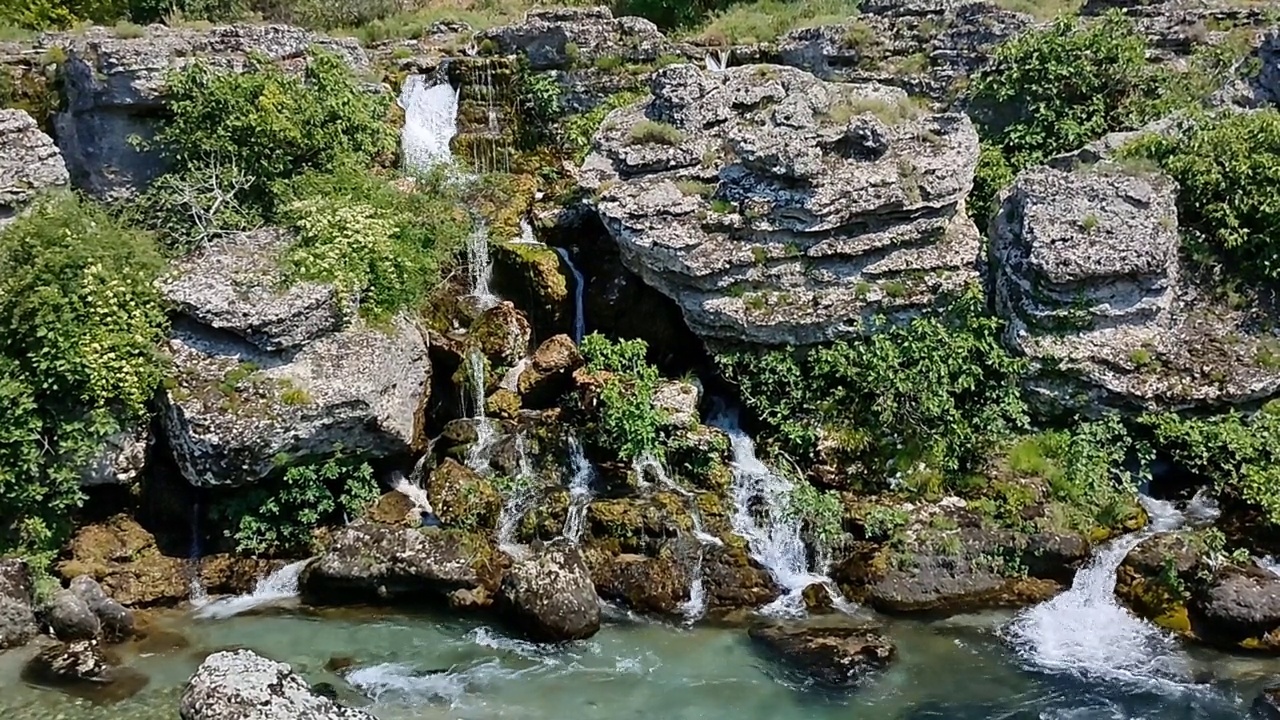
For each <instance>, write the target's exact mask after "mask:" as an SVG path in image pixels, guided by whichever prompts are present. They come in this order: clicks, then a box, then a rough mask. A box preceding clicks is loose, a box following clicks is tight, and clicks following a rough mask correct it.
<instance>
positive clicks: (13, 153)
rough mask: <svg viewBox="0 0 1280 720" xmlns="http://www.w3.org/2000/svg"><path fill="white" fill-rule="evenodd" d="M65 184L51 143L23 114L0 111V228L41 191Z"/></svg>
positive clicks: (64, 173) (59, 158) (58, 155)
mask: <svg viewBox="0 0 1280 720" xmlns="http://www.w3.org/2000/svg"><path fill="white" fill-rule="evenodd" d="M66 184H67V166H66V165H65V164H64V163H63V161H62V155H61V153H59V152H58V148H57V147H56V146H55V145H54V144H53V140H52V139H51V138H50V137H49V136H48V135H45V134H44V133H43V132H41V131H40V127H39V126H38V125H36V121H35V120H34V119H32V117H31V116H30V115H28V114H27V113H25V112H23V111H22V110H0V228H3V227H4V226H5V225H6V224H8V223H9V221H10V220H12V219H13V217H14V216H15V215H17V214H18V212H19V211H20V210H22V208H24V207H26V205H27V204H28V203H30V202H31V200H32V199H34V198H35V196H36V195H37V194H38V193H40V192H41V191H42V190H46V189H48V188H55V187H63V186H65V185H66Z"/></svg>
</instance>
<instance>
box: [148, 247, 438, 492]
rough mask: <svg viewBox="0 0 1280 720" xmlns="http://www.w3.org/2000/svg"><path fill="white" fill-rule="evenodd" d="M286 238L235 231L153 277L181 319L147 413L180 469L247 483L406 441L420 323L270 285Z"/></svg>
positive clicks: (418, 372) (330, 295)
mask: <svg viewBox="0 0 1280 720" xmlns="http://www.w3.org/2000/svg"><path fill="white" fill-rule="evenodd" d="M288 241H289V240H288V236H287V235H285V234H284V233H281V232H279V231H275V230H263V231H258V232H253V233H242V234H238V235H235V236H232V237H229V238H226V239H224V240H221V241H219V242H217V243H214V244H212V245H210V246H208V247H206V248H204V249H202V250H200V251H198V252H197V253H195V254H194V255H192V256H190V257H188V258H186V259H185V260H183V261H181V262H180V263H178V265H177V266H176V268H175V271H174V273H173V275H172V277H171V278H170V279H168V280H167V281H166V282H165V284H164V286H163V289H164V292H165V295H166V296H167V297H168V298H169V299H170V300H171V301H172V302H174V304H175V305H177V306H178V308H179V310H180V311H181V312H182V317H181V318H180V319H179V321H178V322H176V323H175V325H174V329H173V332H172V334H171V336H170V340H169V350H170V352H171V354H172V356H173V359H174V376H173V378H172V380H171V381H170V382H169V383H168V385H167V387H166V392H165V394H164V398H163V401H162V409H163V412H162V414H161V424H162V426H163V428H164V430H165V433H166V436H167V437H168V440H169V444H170V446H171V447H172V449H173V453H174V458H175V460H176V461H177V463H178V467H179V468H180V469H181V470H182V474H183V476H184V477H185V478H186V479H187V480H188V481H189V482H191V483H192V484H194V485H200V486H213V485H226V484H237V483H246V482H254V481H256V480H260V479H262V478H265V477H267V476H268V475H270V474H272V473H273V472H277V471H278V469H279V467H280V465H281V463H282V462H287V461H296V460H299V459H305V458H315V457H322V456H325V455H328V454H331V453H332V452H333V451H334V448H335V447H338V446H340V447H341V448H342V449H343V451H344V452H346V453H350V454H352V455H356V456H363V457H366V458H380V457H387V456H392V455H401V454H407V453H408V452H409V451H410V450H411V448H413V447H415V445H416V444H417V443H418V441H419V440H420V438H419V434H420V432H421V428H420V411H421V409H422V407H423V405H424V403H425V402H426V396H427V394H428V393H429V391H430V372H431V366H430V363H429V362H428V359H427V349H426V344H425V341H424V340H423V337H422V333H421V332H420V330H419V328H418V327H417V325H416V323H415V322H413V321H412V320H411V319H409V318H407V317H404V316H399V317H396V318H394V319H393V320H392V321H391V322H390V323H389V324H388V325H387V326H386V327H373V326H371V325H369V324H367V323H365V322H363V321H362V320H359V319H353V318H348V317H347V315H348V313H347V312H346V311H347V307H346V305H347V303H345V302H344V301H343V300H342V299H341V298H339V297H338V295H337V293H336V292H335V291H334V290H333V288H332V287H329V286H326V285H318V284H315V283H299V284H294V285H290V286H287V287H284V279H283V277H282V274H281V273H282V271H281V270H280V260H281V256H282V254H283V253H284V252H285V250H286V248H287V246H288Z"/></svg>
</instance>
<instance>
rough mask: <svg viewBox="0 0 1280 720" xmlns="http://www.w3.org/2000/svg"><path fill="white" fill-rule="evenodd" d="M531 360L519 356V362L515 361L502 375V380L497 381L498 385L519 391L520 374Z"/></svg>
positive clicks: (512, 390)
mask: <svg viewBox="0 0 1280 720" xmlns="http://www.w3.org/2000/svg"><path fill="white" fill-rule="evenodd" d="M530 362H531V360H530V359H529V358H527V357H522V358H520V362H518V363H516V364H515V365H513V366H512V367H511V369H510V370H508V371H507V374H506V375H503V376H502V380H501V381H500V382H499V383H498V387H500V388H502V389H503V390H510V391H511V392H519V391H520V374H521V373H523V372H524V371H525V369H526V368H528V367H529V363H530Z"/></svg>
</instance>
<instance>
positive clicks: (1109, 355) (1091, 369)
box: [990, 162, 1280, 413]
mask: <svg viewBox="0 0 1280 720" xmlns="http://www.w3.org/2000/svg"><path fill="white" fill-rule="evenodd" d="M1176 193H1177V188H1176V186H1175V184H1174V183H1173V181H1172V180H1170V179H1169V178H1167V177H1166V176H1164V175H1162V174H1159V173H1147V172H1141V171H1133V170H1130V169H1128V168H1126V167H1124V166H1121V165H1116V164H1112V163H1109V162H1102V163H1099V164H1097V165H1095V166H1092V167H1086V168H1081V169H1076V170H1058V169H1052V168H1046V167H1039V168H1032V169H1030V170H1027V171H1025V172H1023V173H1022V174H1021V175H1019V176H1018V179H1017V180H1016V182H1015V183H1014V184H1013V186H1012V187H1011V188H1010V189H1009V190H1008V191H1007V192H1006V193H1005V194H1004V196H1003V198H1002V201H1001V202H1002V204H1001V209H1000V212H999V214H998V215H997V216H996V218H995V220H994V221H993V223H992V235H991V243H990V266H991V269H992V275H993V282H992V287H993V289H994V295H995V309H996V312H997V313H998V314H999V315H1001V316H1002V317H1004V318H1005V319H1006V320H1008V329H1007V331H1006V337H1005V340H1006V344H1008V345H1009V346H1010V347H1011V348H1012V349H1014V350H1016V351H1017V352H1019V353H1021V354H1025V355H1027V356H1028V357H1029V358H1030V359H1031V360H1032V363H1033V371H1034V376H1033V378H1032V380H1031V381H1030V383H1029V386H1030V389H1031V391H1032V395H1033V400H1036V401H1037V402H1038V404H1039V405H1041V406H1042V407H1043V408H1045V409H1047V410H1049V411H1083V412H1088V413H1096V412H1099V408H1100V407H1111V408H1115V409H1119V410H1124V411H1129V412H1140V411H1148V410H1149V411H1160V410H1180V409H1185V408H1191V407H1209V406H1214V407H1218V406H1221V405H1222V404H1224V403H1225V404H1231V403H1243V402H1252V401H1255V400H1258V399H1260V398H1265V397H1268V396H1270V395H1272V394H1274V393H1275V392H1277V391H1280V370H1276V369H1271V368H1269V367H1267V364H1266V363H1260V362H1258V360H1257V358H1258V357H1259V353H1260V352H1261V351H1262V348H1263V344H1262V343H1263V342H1264V339H1263V338H1262V337H1259V336H1258V335H1257V332H1256V330H1251V329H1250V327H1249V326H1248V323H1247V322H1246V320H1245V319H1244V318H1243V317H1242V315H1241V313H1240V312H1239V311H1237V310H1233V309H1231V308H1229V307H1225V306H1223V304H1222V303H1220V302H1217V301H1215V300H1214V299H1213V298H1211V297H1208V296H1207V295H1206V294H1204V293H1201V292H1199V291H1197V290H1196V289H1195V288H1194V287H1193V286H1192V285H1191V284H1190V282H1189V281H1185V280H1184V278H1183V275H1184V273H1183V272H1182V269H1181V266H1180V261H1179V248H1180V240H1179V233H1178V217H1177V210H1176V208H1175V198H1176Z"/></svg>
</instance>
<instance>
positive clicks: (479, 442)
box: [467, 348, 497, 474]
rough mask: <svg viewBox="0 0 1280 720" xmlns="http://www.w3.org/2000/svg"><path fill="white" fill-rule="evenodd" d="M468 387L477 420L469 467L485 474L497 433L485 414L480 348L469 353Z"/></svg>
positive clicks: (468, 455)
mask: <svg viewBox="0 0 1280 720" xmlns="http://www.w3.org/2000/svg"><path fill="white" fill-rule="evenodd" d="M467 386H468V389H470V390H471V406H472V407H471V417H472V418H474V419H475V429H476V440H475V442H473V443H472V444H471V447H470V448H469V449H468V450H467V467H469V468H471V469H472V470H474V471H476V472H478V473H482V474H483V473H485V472H487V471H488V469H489V456H490V453H492V451H493V445H494V441H495V440H496V439H497V437H496V436H497V431H496V430H495V429H494V427H493V423H492V422H490V421H489V419H488V418H487V417H485V414H484V390H485V387H484V386H485V372H484V356H483V355H481V354H480V350H479V349H478V348H475V349H472V350H471V352H469V353H467Z"/></svg>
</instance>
